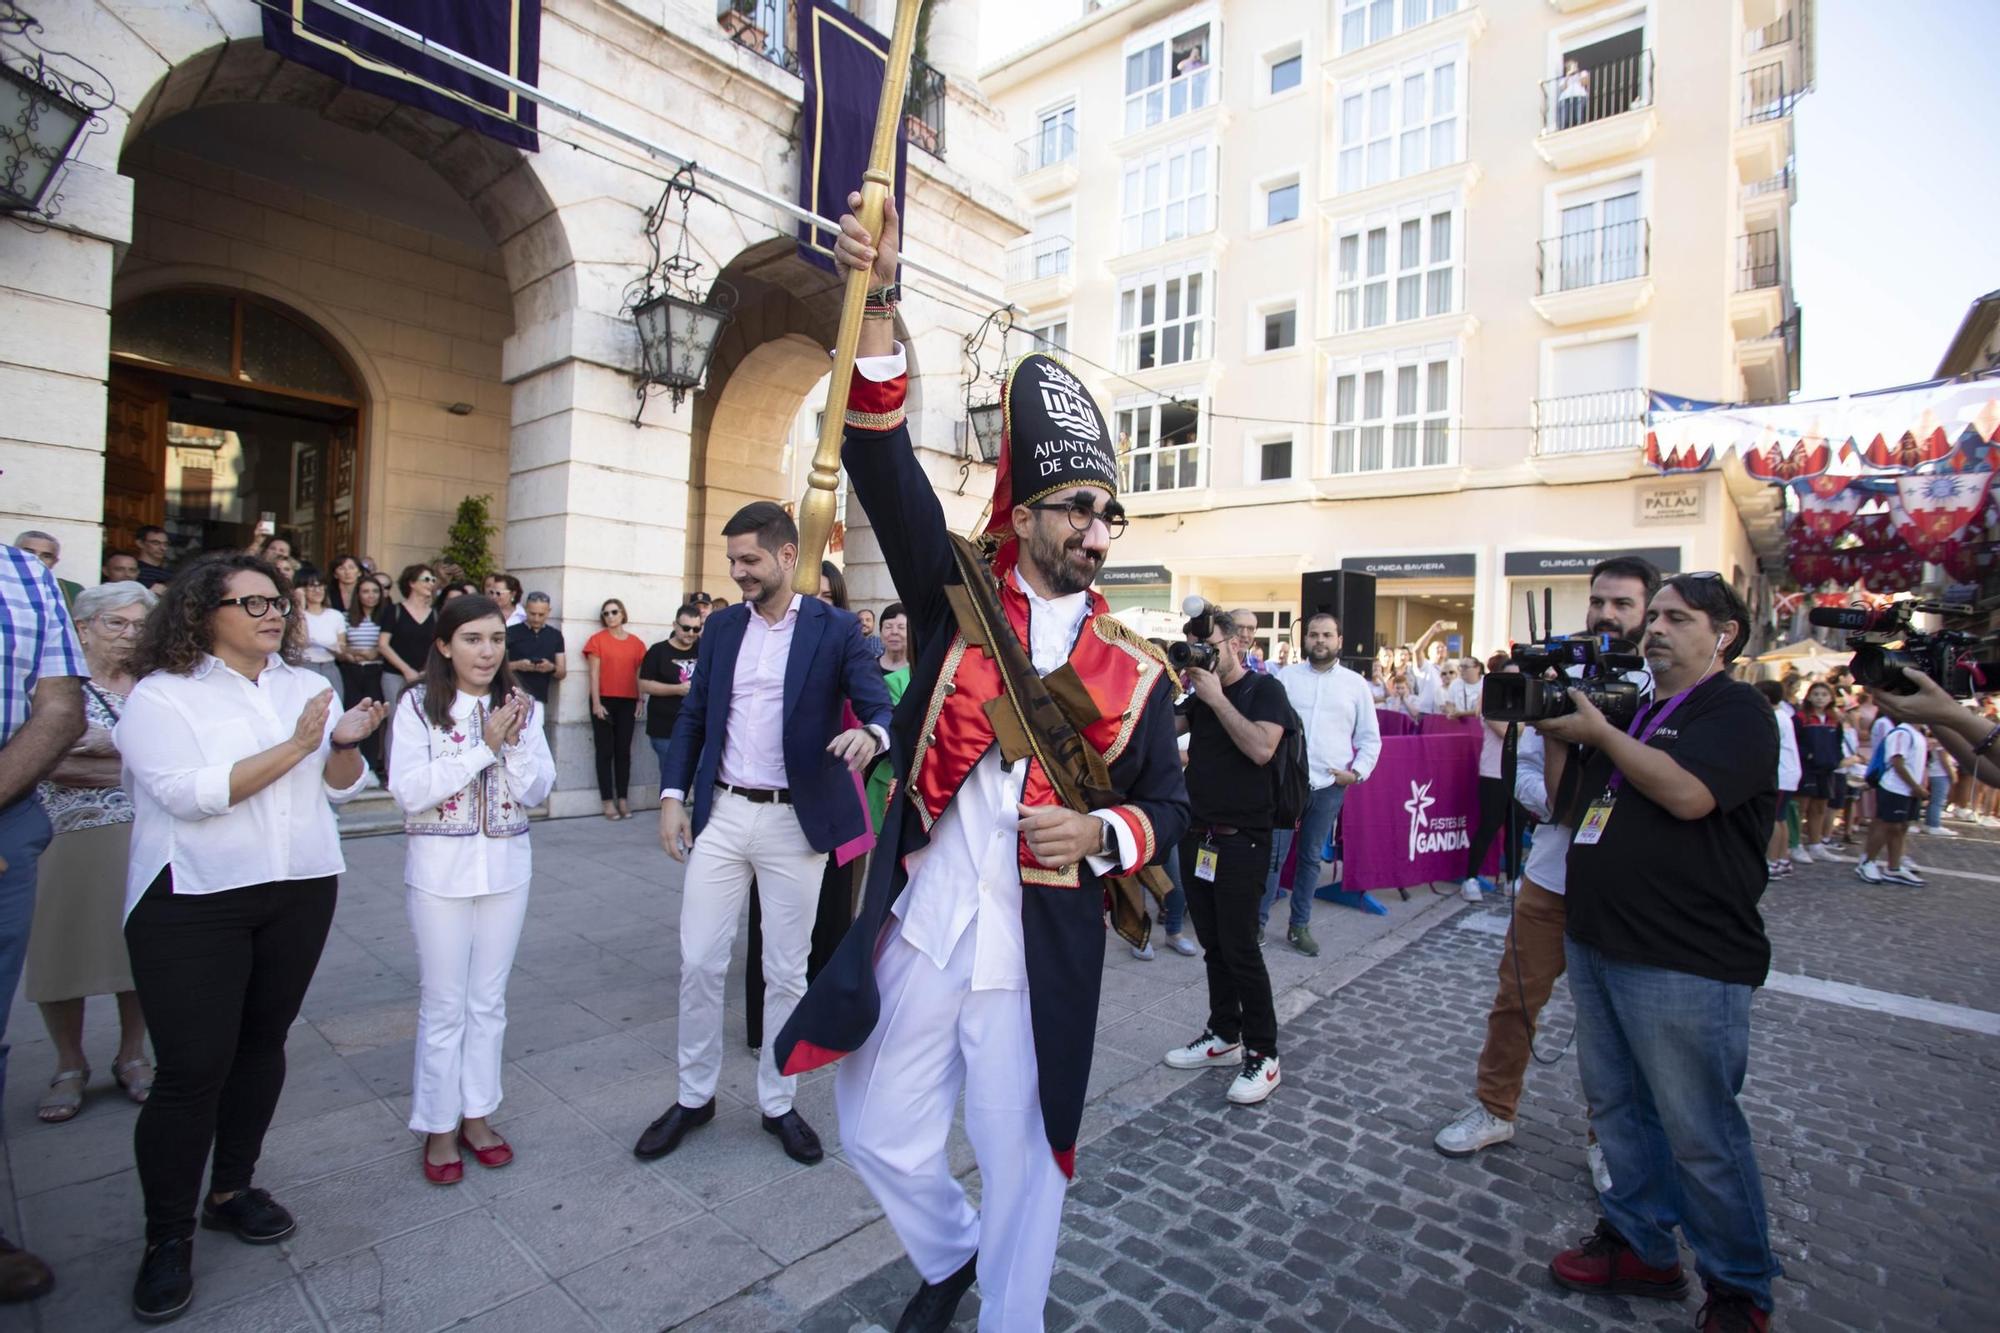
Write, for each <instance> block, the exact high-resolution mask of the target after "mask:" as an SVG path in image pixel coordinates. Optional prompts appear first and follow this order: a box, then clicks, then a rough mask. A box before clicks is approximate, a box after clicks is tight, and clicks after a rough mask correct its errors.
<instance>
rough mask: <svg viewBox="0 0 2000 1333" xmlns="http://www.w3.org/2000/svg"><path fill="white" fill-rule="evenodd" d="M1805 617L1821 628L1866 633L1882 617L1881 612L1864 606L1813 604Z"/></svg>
mask: <svg viewBox="0 0 2000 1333" xmlns="http://www.w3.org/2000/svg"><path fill="white" fill-rule="evenodd" d="M1806 619H1807V620H1808V621H1810V622H1811V623H1813V624H1815V625H1817V626H1819V627H1820V628H1821V629H1844V630H1851V631H1853V632H1855V633H1857V634H1866V633H1867V632H1868V631H1870V630H1872V629H1874V628H1875V626H1876V623H1877V622H1878V621H1879V620H1880V619H1882V616H1881V613H1880V612H1877V611H1872V610H1870V609H1869V608H1867V607H1865V606H1815V607H1814V608H1813V609H1812V610H1810V611H1808V612H1806Z"/></svg>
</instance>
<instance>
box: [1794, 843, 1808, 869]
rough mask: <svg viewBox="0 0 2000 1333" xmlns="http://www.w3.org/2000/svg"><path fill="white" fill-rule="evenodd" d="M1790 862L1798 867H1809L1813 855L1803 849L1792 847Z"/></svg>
mask: <svg viewBox="0 0 2000 1333" xmlns="http://www.w3.org/2000/svg"><path fill="white" fill-rule="evenodd" d="M1792 860H1793V862H1795V863H1796V864H1798V865H1802V866H1809V865H1811V864H1812V863H1813V854H1812V853H1811V852H1810V851H1808V850H1807V849H1806V848H1804V847H1794V848H1792Z"/></svg>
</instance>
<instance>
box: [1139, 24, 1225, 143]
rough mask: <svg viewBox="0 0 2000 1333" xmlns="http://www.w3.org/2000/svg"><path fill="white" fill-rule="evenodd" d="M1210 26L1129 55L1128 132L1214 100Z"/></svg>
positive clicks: (1202, 26) (1162, 41)
mask: <svg viewBox="0 0 2000 1333" xmlns="http://www.w3.org/2000/svg"><path fill="white" fill-rule="evenodd" d="M1214 64H1215V53H1214V50H1213V44H1212V41H1211V34H1210V25H1208V24H1206V23H1203V24H1200V25H1199V26H1197V27H1193V28H1189V29H1188V30H1187V31H1186V32H1183V33H1180V34H1179V35H1177V36H1174V37H1171V38H1166V39H1163V40H1161V41H1157V42H1152V43H1149V44H1148V45H1145V46H1142V47H1139V48H1138V49H1137V50H1134V51H1127V52H1126V53H1125V133H1127V134H1137V133H1138V132H1139V131H1140V130H1144V129H1150V128H1151V127H1152V126H1154V125H1157V124H1159V123H1160V122H1161V121H1163V120H1172V119H1173V118H1174V117H1176V116H1185V115H1186V114H1187V113H1188V112H1190V111H1199V110H1201V109H1202V108H1203V107H1205V106H1207V105H1208V104H1209V103H1210V102H1211V101H1213V100H1214V96H1215V88H1216V83H1215V80H1216V74H1215V70H1214V68H1213V66H1214Z"/></svg>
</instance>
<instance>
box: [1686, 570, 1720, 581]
mask: <svg viewBox="0 0 2000 1333" xmlns="http://www.w3.org/2000/svg"><path fill="white" fill-rule="evenodd" d="M1681 577H1682V578H1684V579H1719V578H1721V577H1722V571H1720V570H1716V569H1695V570H1690V571H1689V572H1687V573H1685V574H1683V575H1681Z"/></svg>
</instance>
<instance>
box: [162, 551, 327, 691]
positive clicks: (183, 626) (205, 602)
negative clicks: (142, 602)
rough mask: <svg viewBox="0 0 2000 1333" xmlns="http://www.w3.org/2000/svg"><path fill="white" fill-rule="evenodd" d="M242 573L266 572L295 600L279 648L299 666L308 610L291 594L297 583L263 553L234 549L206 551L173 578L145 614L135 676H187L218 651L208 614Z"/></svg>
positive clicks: (281, 591) (288, 660)
mask: <svg viewBox="0 0 2000 1333" xmlns="http://www.w3.org/2000/svg"><path fill="white" fill-rule="evenodd" d="M241 573H250V574H262V575H263V576H264V577H265V578H267V579H269V580H271V583H272V584H273V585H274V586H275V587H276V588H277V590H278V595H279V596H280V597H283V598H286V599H287V600H289V601H291V602H292V613H291V614H290V615H289V616H286V617H285V643H284V647H283V648H281V649H279V656H281V657H282V658H283V659H284V660H285V662H286V663H287V664H288V665H291V666H297V665H298V664H299V662H300V661H301V660H303V658H304V656H305V646H306V622H305V612H304V610H303V608H302V607H301V606H300V605H299V603H298V601H297V599H295V598H293V596H292V585H291V583H290V582H289V581H288V580H287V579H286V578H285V576H284V575H283V574H281V573H279V572H278V570H277V567H276V566H274V565H272V564H271V563H270V562H269V561H267V560H264V559H263V558H262V557H260V556H254V555H245V554H243V553H241V552H231V553H228V554H224V555H205V556H203V557H201V558H200V559H199V560H196V561H195V562H194V563H193V564H191V565H189V566H187V568H185V569H183V570H182V571H181V572H180V573H179V574H176V575H175V576H174V581H173V582H172V583H169V584H168V585H167V590H166V591H165V592H164V593H161V594H160V601H159V604H158V605H157V606H155V607H154V608H153V610H152V614H150V615H148V616H147V617H146V628H145V629H144V630H143V631H141V632H140V635H139V646H138V647H137V648H135V649H134V650H133V653H132V674H133V675H134V676H147V675H151V674H152V673H153V672H155V671H169V672H172V673H173V674H174V675H177V676H185V675H187V674H188V673H189V672H190V671H193V670H194V669H195V668H196V667H198V666H200V665H201V662H202V659H203V658H205V657H207V656H208V655H209V654H210V653H212V652H214V651H215V636H214V635H213V634H211V633H210V632H209V628H208V618H209V616H210V615H212V614H214V612H215V610H216V608H217V606H218V605H220V603H221V601H222V599H223V598H225V597H227V596H228V595H229V580H230V578H231V577H232V576H233V575H236V574H241Z"/></svg>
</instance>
